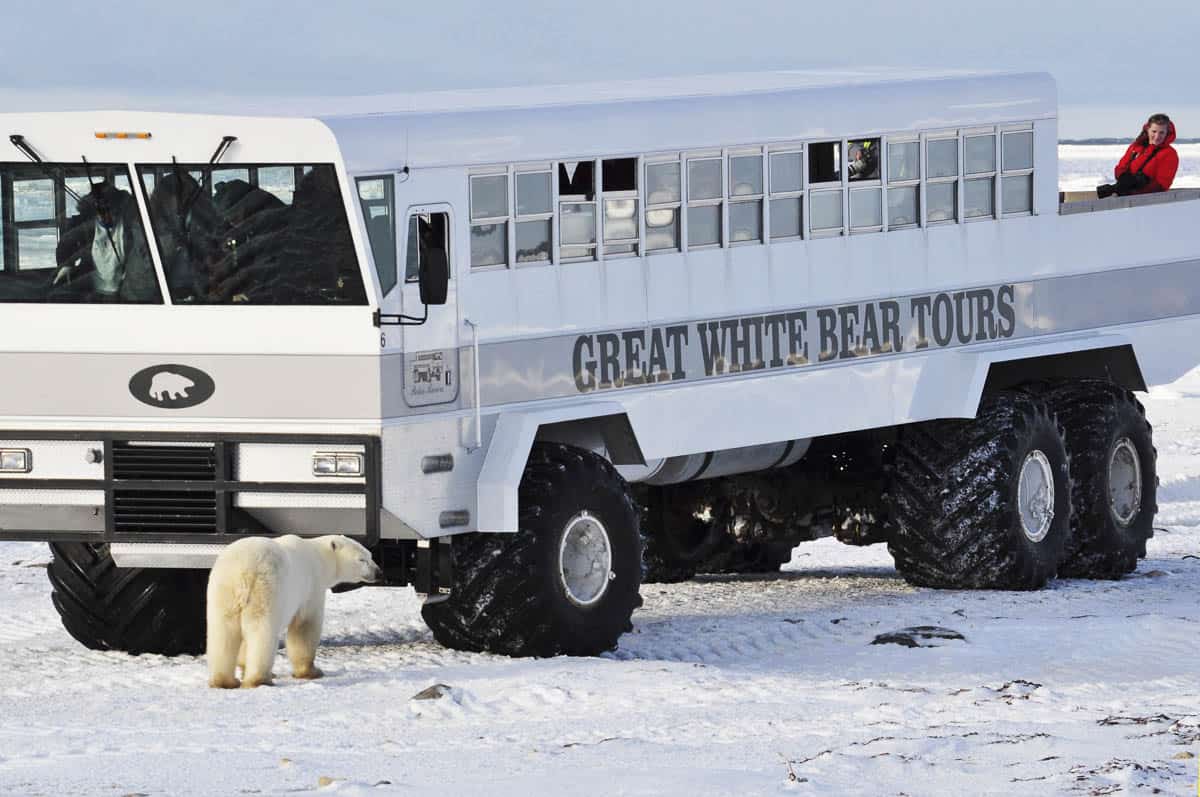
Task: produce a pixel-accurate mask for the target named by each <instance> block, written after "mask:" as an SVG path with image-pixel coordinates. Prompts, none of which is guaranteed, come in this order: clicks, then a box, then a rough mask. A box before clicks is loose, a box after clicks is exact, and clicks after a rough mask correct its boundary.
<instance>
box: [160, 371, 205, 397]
mask: <svg viewBox="0 0 1200 797" xmlns="http://www.w3.org/2000/svg"><path fill="white" fill-rule="evenodd" d="M195 386H196V383H195V382H193V381H192V380H190V379H188V378H187V377H186V376H181V375H179V374H177V373H175V372H174V371H162V372H160V373H157V374H155V375H154V378H153V379H152V380H150V398H152V399H154V400H155V401H157V402H159V403H161V402H164V401H178V400H179V399H181V398H187V395H188V391H189V390H191V389H192V388H194V387H195Z"/></svg>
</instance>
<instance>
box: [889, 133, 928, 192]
mask: <svg viewBox="0 0 1200 797" xmlns="http://www.w3.org/2000/svg"><path fill="white" fill-rule="evenodd" d="M920 179H921V142H919V141H902V142H898V143H896V144H888V182H889V183H899V182H904V181H906V180H920Z"/></svg>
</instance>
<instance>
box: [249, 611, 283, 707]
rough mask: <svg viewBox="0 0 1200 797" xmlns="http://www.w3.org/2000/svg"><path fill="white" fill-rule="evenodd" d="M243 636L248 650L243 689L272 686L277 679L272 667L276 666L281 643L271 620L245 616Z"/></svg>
mask: <svg viewBox="0 0 1200 797" xmlns="http://www.w3.org/2000/svg"><path fill="white" fill-rule="evenodd" d="M242 636H243V637H244V642H243V644H244V645H245V648H246V665H245V667H244V668H243V669H242V688H243V689H250V688H253V687H255V686H265V685H270V684H271V683H272V681H273V680H274V678H275V674H274V673H272V672H271V667H272V665H274V664H275V646H276V645H277V644H278V643H279V636H278V634H277V633H276V632H275V629H274V628H272V627H271V620H270V618H269V617H261V616H260V617H253V618H248V617H245V615H243V621H242Z"/></svg>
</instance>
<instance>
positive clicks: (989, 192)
mask: <svg viewBox="0 0 1200 797" xmlns="http://www.w3.org/2000/svg"><path fill="white" fill-rule="evenodd" d="M995 194H996V178H994V177H979V178H975V179H972V180H967V181H966V184H965V186H964V188H963V214H964V215H965V216H966V217H967V218H968V219H977V218H983V217H987V216H994V215H995V202H996V196H995Z"/></svg>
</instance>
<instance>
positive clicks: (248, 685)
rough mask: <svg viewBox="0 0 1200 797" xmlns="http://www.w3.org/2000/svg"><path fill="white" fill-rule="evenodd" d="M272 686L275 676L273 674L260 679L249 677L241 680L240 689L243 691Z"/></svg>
mask: <svg viewBox="0 0 1200 797" xmlns="http://www.w3.org/2000/svg"><path fill="white" fill-rule="evenodd" d="M274 685H275V674H274V673H270V674H268V675H264V676H261V677H257V676H250V677H249V678H243V679H242V688H243V689H254V688H255V687H257V686H274Z"/></svg>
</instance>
